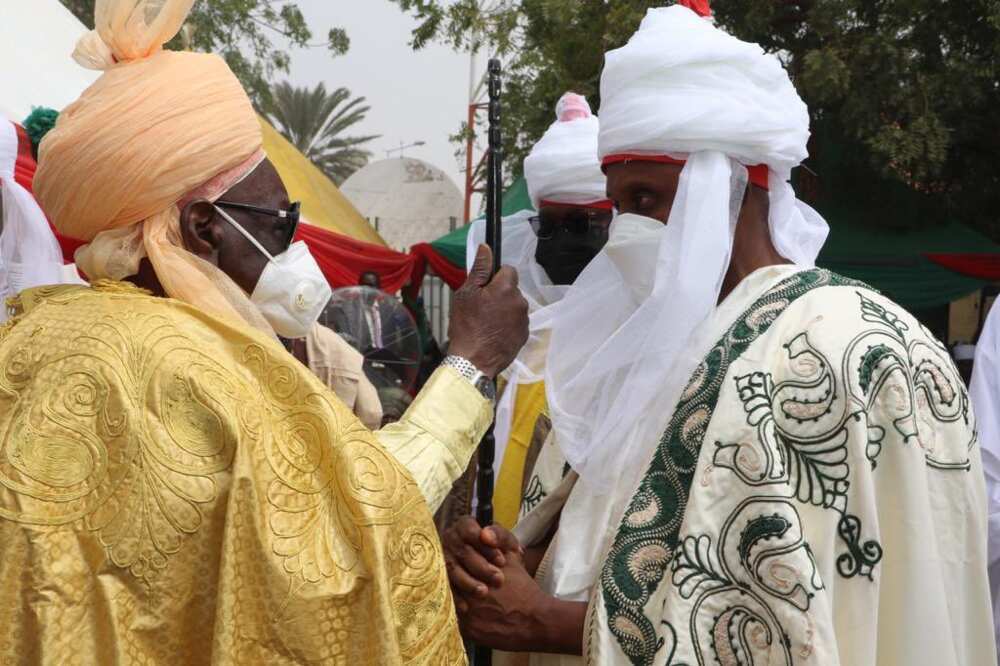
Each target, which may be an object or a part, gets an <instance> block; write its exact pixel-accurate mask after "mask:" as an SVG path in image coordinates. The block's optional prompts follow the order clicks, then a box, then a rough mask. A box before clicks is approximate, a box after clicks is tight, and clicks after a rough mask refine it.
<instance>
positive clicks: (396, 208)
mask: <svg viewBox="0 0 1000 666" xmlns="http://www.w3.org/2000/svg"><path fill="white" fill-rule="evenodd" d="M340 191H341V192H343V193H344V196H346V197H347V198H348V199H349V200H350V201H351V203H352V204H354V207H355V208H357V209H358V210H359V211H360V212H361V214H362V215H364V216H365V217H366V218H368V221H369V223H370V224H371V225H372V226H373V227H375V229H376V231H378V232H379V234H381V236H382V238H384V239H385V241H386V243H388V244H389V246H390V247H392V248H393V249H396V250H401V251H406V250H408V249H409V248H410V246H412V245H414V244H416V243H426V242H430V241H432V240H435V239H437V238H440V237H441V236H443V235H445V234H446V233H448V232H449V231H451V230H452V229H454V228H455V227H456V226H461V224H462V214H463V211H464V205H465V202H464V200H463V198H462V192H461V190H459V189H458V187H457V186H456V185H455V183H454V182H452V180H451V178H449V177H448V175H447V174H446V173H445V172H444V171H442V170H441V169H438V168H437V167H435V166H433V165H431V164H428V163H427V162H424V161H423V160H418V159H414V158H412V157H401V158H395V159H388V160H380V161H378V162H372V163H371V164H369V165H368V166H366V167H364V168H363V169H360V170H359V171H357V172H355V173H354V174H353V175H352V176H351V177H350V178H348V179H347V180H346V181H344V184H343V185H341V186H340Z"/></svg>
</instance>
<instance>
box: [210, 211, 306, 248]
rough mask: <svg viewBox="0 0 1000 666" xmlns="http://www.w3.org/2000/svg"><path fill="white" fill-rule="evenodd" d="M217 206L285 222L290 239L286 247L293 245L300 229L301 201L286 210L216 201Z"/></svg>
mask: <svg viewBox="0 0 1000 666" xmlns="http://www.w3.org/2000/svg"><path fill="white" fill-rule="evenodd" d="M215 205H216V206H221V207H223V208H235V209H237V210H247V211H250V212H251V213H259V214H261V215H267V216H268V217H276V218H278V219H280V220H285V221H286V224H287V226H288V239H287V241H286V243H285V245H291V244H292V241H293V240H295V231H296V230H297V229H298V228H299V216H300V211H301V209H302V202H301V201H293V202H292V204H291V205H290V206H289V207H288V208H287V209H285V210H282V209H280V208H263V207H262V206H254V205H253V204H246V203H237V202H235V201H216V202H215Z"/></svg>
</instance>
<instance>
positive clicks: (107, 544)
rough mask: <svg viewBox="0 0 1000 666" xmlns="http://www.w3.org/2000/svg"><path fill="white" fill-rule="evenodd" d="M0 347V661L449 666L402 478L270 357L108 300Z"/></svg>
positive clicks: (151, 307)
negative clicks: (413, 665)
mask: <svg viewBox="0 0 1000 666" xmlns="http://www.w3.org/2000/svg"><path fill="white" fill-rule="evenodd" d="M15 307H16V309H17V310H19V311H20V314H19V315H18V316H16V317H15V318H14V319H13V320H12V321H11V322H9V323H8V324H7V325H6V326H4V327H3V328H0V617H2V618H3V622H0V661H2V662H3V663H45V664H76V663H79V664H97V663H151V664H168V663H169V664H199V663H217V664H255V663H268V664H283V663H333V664H352V665H354V664H397V663H428V664H430V663H433V664H451V663H464V661H465V657H464V654H463V651H462V644H461V639H460V637H459V634H458V630H457V626H456V620H455V615H454V610H453V605H452V600H451V595H450V593H449V590H448V586H447V579H446V575H445V570H444V565H443V561H442V558H441V549H440V545H439V543H438V541H437V539H436V536H435V532H434V526H433V524H432V522H431V516H430V512H429V510H428V508H427V505H426V504H425V502H424V499H423V497H422V496H421V493H420V491H419V489H418V487H417V485H416V484H415V483H414V481H413V479H412V478H411V477H410V476H409V474H408V473H407V472H406V471H405V470H404V468H403V467H402V466H401V465H400V464H399V463H398V462H397V461H396V460H395V459H394V458H393V456H391V455H390V454H389V453H388V452H387V451H386V450H385V449H384V448H383V447H382V446H381V445H379V444H378V442H377V441H376V440H375V438H374V437H373V435H372V434H371V433H370V432H369V431H368V430H367V429H365V428H364V426H362V425H361V423H359V422H358V421H357V419H356V418H355V417H354V416H353V415H352V414H351V413H350V411H349V410H348V409H347V408H346V407H344V406H343V405H342V404H341V403H340V402H339V401H338V400H337V399H336V398H335V396H334V395H333V393H331V392H330V391H328V390H327V389H326V388H325V387H324V386H323V385H322V383H321V382H320V381H319V380H318V379H317V378H316V377H315V376H313V374H312V373H310V372H309V371H308V370H307V369H306V368H305V367H304V366H301V365H300V364H298V363H297V362H295V361H294V359H292V357H290V356H289V355H287V354H286V353H285V352H284V350H283V349H281V347H280V346H278V345H277V344H276V343H274V342H272V341H270V340H268V339H266V338H265V337H263V336H261V335H259V334H258V333H256V332H254V331H251V330H248V329H245V328H236V327H234V326H231V325H229V324H227V323H224V322H222V321H220V320H218V319H215V318H213V317H211V316H208V315H206V314H204V313H202V312H200V311H198V310H196V309H195V308H192V307H190V306H188V305H186V304H184V303H181V302H178V301H173V300H168V299H164V298H155V297H152V296H149V295H147V294H145V293H144V292H142V291H140V290H137V289H135V288H132V287H128V286H125V285H122V284H118V283H104V284H97V285H95V287H94V288H83V287H53V288H44V289H41V290H34V291H30V292H26V293H25V294H23V295H22V297H21V298H20V302H19V303H15Z"/></svg>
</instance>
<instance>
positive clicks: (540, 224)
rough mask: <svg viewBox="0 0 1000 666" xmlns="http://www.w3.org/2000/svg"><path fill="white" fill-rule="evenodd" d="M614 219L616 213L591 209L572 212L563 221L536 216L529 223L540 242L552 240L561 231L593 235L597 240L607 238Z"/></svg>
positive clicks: (546, 216) (545, 216)
mask: <svg viewBox="0 0 1000 666" xmlns="http://www.w3.org/2000/svg"><path fill="white" fill-rule="evenodd" d="M613 217H614V213H613V212H612V211H610V210H607V211H606V210H596V209H593V208H589V209H586V210H582V209H581V210H575V211H572V212H570V213H568V214H566V215H565V216H563V217H562V218H561V219H553V218H552V217H551V216H548V215H535V216H533V217H529V218H528V222H529V223H530V224H531V229H532V231H534V232H535V235H536V236H538V239H539V240H551V239H552V237H553V236H555V235H556V232H557V231H558V230H559V229H562V230H564V231H568V232H569V233H572V234H576V235H578V236H583V235H591V236H594V237H595V238H597V237H605V238H606V237H607V236H608V227H610V226H611V220H612V218H613Z"/></svg>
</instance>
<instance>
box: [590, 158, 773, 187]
mask: <svg viewBox="0 0 1000 666" xmlns="http://www.w3.org/2000/svg"><path fill="white" fill-rule="evenodd" d="M619 162H659V163H660V164H675V165H677V166H684V160H678V159H674V158H673V157H670V156H668V155H632V154H626V153H622V154H621V155H608V156H607V157H605V158H604V160H602V161H601V167H602V168H605V169H606V168H607V166H608V165H609V164H618V163H619ZM744 166H746V165H744ZM747 176H748V177H749V178H750V182H751V183H752V184H754V185H756V186H757V187H759V188H761V189H762V190H770V189H771V188H770V185H769V179H770V169H768V168H767V165H766V164H755V165H753V166H747Z"/></svg>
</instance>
